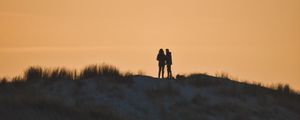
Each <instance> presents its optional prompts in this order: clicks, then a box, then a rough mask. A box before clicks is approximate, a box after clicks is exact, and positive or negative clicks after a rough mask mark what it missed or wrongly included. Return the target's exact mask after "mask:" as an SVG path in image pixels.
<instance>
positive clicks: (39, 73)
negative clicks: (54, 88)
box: [24, 67, 46, 81]
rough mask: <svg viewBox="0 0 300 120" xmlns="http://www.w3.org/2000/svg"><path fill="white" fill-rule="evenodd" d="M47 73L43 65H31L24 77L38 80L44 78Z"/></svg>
mask: <svg viewBox="0 0 300 120" xmlns="http://www.w3.org/2000/svg"><path fill="white" fill-rule="evenodd" d="M45 76H46V75H45V74H44V72H43V69H42V68H41V67H29V68H28V69H27V70H25V74H24V79H25V80H28V81H29V80H38V79H43V78H44V77H45Z"/></svg>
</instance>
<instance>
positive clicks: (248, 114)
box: [0, 65, 300, 120]
mask: <svg viewBox="0 0 300 120" xmlns="http://www.w3.org/2000/svg"><path fill="white" fill-rule="evenodd" d="M0 119H1V120H41V119H42V120H199V119H202V120H235V119H236V120H241V119H242V120H259V119H260V120H266V119H272V120H299V119H300V95H299V94H298V93H296V92H294V91H293V90H291V89H290V88H289V87H288V86H287V85H283V86H282V85H279V86H277V87H276V89H270V88H266V87H263V86H261V85H260V84H249V83H243V82H237V81H234V80H230V79H229V78H227V77H226V76H220V77H214V76H209V75H206V74H191V75H187V76H177V78H176V79H172V80H171V79H157V78H153V77H150V76H143V75H134V74H132V73H121V72H120V71H119V70H118V69H117V68H115V67H113V66H110V65H100V66H99V65H91V66H88V67H86V68H85V69H83V70H82V71H80V72H76V71H71V70H67V69H64V68H57V69H43V68H40V67H31V68H29V69H28V70H26V71H25V74H24V77H16V78H14V79H13V81H11V82H7V81H6V80H5V79H3V80H2V81H1V83H0Z"/></svg>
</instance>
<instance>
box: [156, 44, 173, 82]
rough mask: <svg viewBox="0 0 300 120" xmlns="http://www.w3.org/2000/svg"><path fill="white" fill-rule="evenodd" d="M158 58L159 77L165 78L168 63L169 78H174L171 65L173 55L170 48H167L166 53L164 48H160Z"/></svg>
mask: <svg viewBox="0 0 300 120" xmlns="http://www.w3.org/2000/svg"><path fill="white" fill-rule="evenodd" d="M156 60H157V61H158V67H159V71H158V78H164V71H165V65H167V72H168V77H167V78H169V79H172V71H171V65H172V55H171V52H170V51H169V49H166V54H165V53H164V50H163V49H160V50H159V52H158V54H157V57H156Z"/></svg>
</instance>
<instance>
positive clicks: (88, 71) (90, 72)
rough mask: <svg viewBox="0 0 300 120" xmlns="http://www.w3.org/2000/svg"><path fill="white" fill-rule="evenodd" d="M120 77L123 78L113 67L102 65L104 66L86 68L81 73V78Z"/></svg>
mask: <svg viewBox="0 0 300 120" xmlns="http://www.w3.org/2000/svg"><path fill="white" fill-rule="evenodd" d="M101 76H106V77H112V76H114V77H119V76H122V75H121V73H120V71H119V70H118V69H117V68H116V67H115V66H112V65H107V64H102V65H89V66H87V67H85V68H84V69H83V70H82V71H81V73H80V78H93V77H101Z"/></svg>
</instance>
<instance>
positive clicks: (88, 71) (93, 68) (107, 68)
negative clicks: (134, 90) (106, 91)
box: [18, 64, 134, 81]
mask: <svg viewBox="0 0 300 120" xmlns="http://www.w3.org/2000/svg"><path fill="white" fill-rule="evenodd" d="M133 75H134V74H133V73H131V72H125V73H122V72H120V70H119V69H118V68H117V67H115V66H113V65H109V64H100V65H97V64H95V65H88V66H87V67H84V68H83V69H82V70H81V71H79V72H77V71H76V70H69V69H66V68H54V69H49V68H42V67H39V66H32V67H29V68H28V69H26V70H25V72H24V76H23V78H20V77H19V78H18V79H21V80H26V81H36V80H79V79H90V78H100V77H115V78H118V77H130V76H133Z"/></svg>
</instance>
